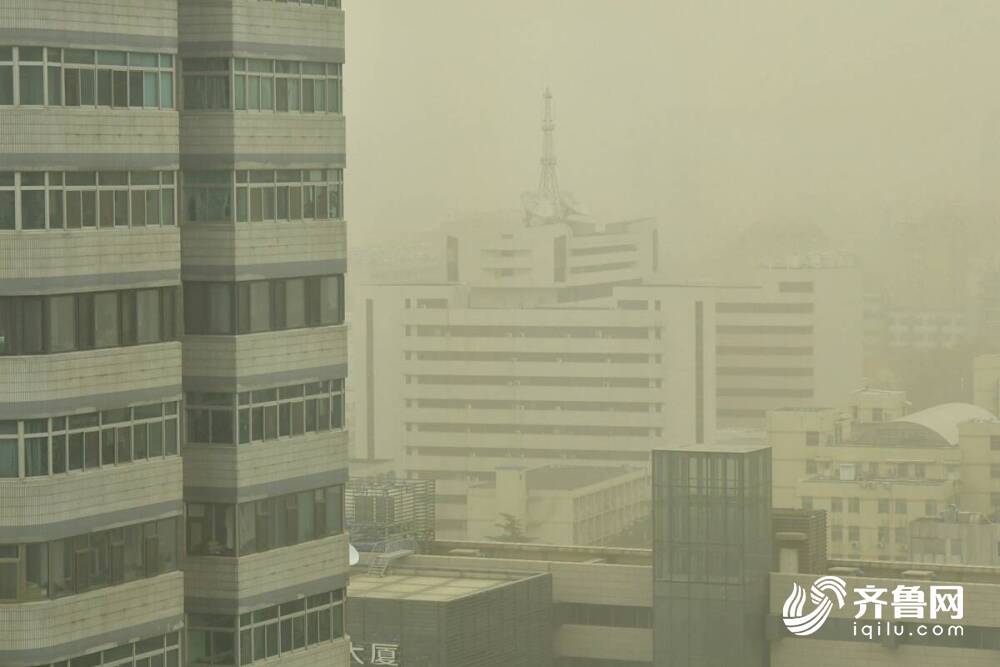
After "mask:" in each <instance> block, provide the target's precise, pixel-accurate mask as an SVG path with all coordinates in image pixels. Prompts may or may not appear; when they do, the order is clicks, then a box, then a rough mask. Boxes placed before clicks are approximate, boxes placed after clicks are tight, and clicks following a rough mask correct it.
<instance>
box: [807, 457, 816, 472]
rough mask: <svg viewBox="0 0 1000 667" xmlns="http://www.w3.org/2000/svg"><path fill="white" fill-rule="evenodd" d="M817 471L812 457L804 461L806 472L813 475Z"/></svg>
mask: <svg viewBox="0 0 1000 667" xmlns="http://www.w3.org/2000/svg"><path fill="white" fill-rule="evenodd" d="M816 471H817V466H816V461H815V460H814V459H809V460H807V461H806V474H807V475H815V474H816Z"/></svg>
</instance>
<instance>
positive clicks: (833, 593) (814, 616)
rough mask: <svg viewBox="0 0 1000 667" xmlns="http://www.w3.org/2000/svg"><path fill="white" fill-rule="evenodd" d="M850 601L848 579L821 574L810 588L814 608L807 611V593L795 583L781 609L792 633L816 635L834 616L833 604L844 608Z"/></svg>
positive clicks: (810, 597) (838, 607)
mask: <svg viewBox="0 0 1000 667" xmlns="http://www.w3.org/2000/svg"><path fill="white" fill-rule="evenodd" d="M846 600H847V582H845V581H844V580H843V579H841V578H840V577H834V576H827V577H820V578H819V579H817V580H816V581H814V582H813V584H812V586H810V587H809V601H810V602H812V604H813V608H812V610H811V611H810V612H809V613H805V614H804V613H803V611H804V610H805V607H806V592H805V589H803V588H802V587H801V586H799V585H798V584H797V583H793V584H792V592H791V594H790V595H789V596H788V598H787V599H786V600H785V604H784V606H783V607H782V608H781V616H782V618H783V619H784V621H785V627H786V628H788V630H789V632H791V633H792V634H795V635H799V636H800V637H806V636H808V635H811V634H813V633H814V632H816V631H817V630H819V629H820V628H822V627H823V624H824V623H826V619H828V618H830V613H831V612H832V611H833V605H834V603H836V605H837V609H841V608H842V607H843V606H844V603H845V602H846Z"/></svg>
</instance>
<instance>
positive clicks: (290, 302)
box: [285, 278, 306, 329]
mask: <svg viewBox="0 0 1000 667" xmlns="http://www.w3.org/2000/svg"><path fill="white" fill-rule="evenodd" d="M305 324H306V287H305V280H303V279H301V278H293V279H290V280H286V281H285V328H288V329H294V328H298V327H303V326H305Z"/></svg>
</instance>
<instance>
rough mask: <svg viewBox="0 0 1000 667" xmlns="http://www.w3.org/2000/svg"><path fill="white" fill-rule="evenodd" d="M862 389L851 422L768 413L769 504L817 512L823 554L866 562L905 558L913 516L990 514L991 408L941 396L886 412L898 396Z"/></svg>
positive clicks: (826, 412)
mask: <svg viewBox="0 0 1000 667" xmlns="http://www.w3.org/2000/svg"><path fill="white" fill-rule="evenodd" d="M866 391H867V394H868V395H864V396H860V395H856V401H855V404H854V405H853V406H852V408H851V410H852V412H853V414H854V415H857V419H856V420H852V419H851V416H850V415H848V414H847V412H845V411H842V410H838V409H834V408H821V409H815V410H804V409H788V410H776V411H773V412H772V413H771V414H770V415H769V422H768V423H769V428H768V435H769V444H770V445H771V447H772V451H773V457H774V478H773V479H774V502H775V505H776V506H779V507H803V508H808V509H812V508H816V509H823V510H826V511H827V512H828V513H829V520H828V530H829V542H830V553H831V555H832V556H833V557H835V558H863V559H872V560H876V559H877V560H897V559H898V560H907V559H909V558H910V555H909V548H910V538H909V527H910V523H911V521H913V520H914V519H916V518H922V517H930V518H936V517H937V516H938V514H939V513H940V512H943V511H944V510H945V509H947V508H948V507H950V506H953V505H954V506H958V507H961V508H962V509H964V510H969V511H978V512H981V513H984V514H988V513H990V511H991V508H992V507H993V505H992V504H991V503H992V502H993V500H994V499H997V500H1000V495H997V496H996V498H994V496H993V495H992V494H995V493H996V492H994V491H993V490H992V488H993V486H992V485H993V484H994V483H995V481H997V480H993V479H991V477H990V475H991V470H992V469H991V467H990V465H989V461H990V460H992V454H993V452H992V450H991V449H990V434H991V433H996V434H998V435H1000V422H998V421H997V420H996V419H995V418H994V416H993V415H992V414H991V413H989V412H987V411H986V410H984V409H982V408H980V407H978V406H975V405H970V404H965V403H949V404H944V405H939V406H935V407H933V408H928V409H927V410H921V411H919V412H915V413H912V414H908V415H903V416H895V415H898V414H899V413H900V411H901V410H902V408H901V407H900V406H901V405H902V403H903V402H904V401H903V399H901V398H900V397H899V396H886V395H880V394H877V393H874V392H872V391H871V390H866ZM876 404H877V405H876ZM873 406H875V407H873ZM889 417H894V418H889ZM993 437H996V436H993ZM997 443H998V445H1000V438H998V439H997ZM997 453H1000V446H998V452H997ZM998 470H1000V469H998Z"/></svg>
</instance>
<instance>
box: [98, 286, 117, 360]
mask: <svg viewBox="0 0 1000 667" xmlns="http://www.w3.org/2000/svg"><path fill="white" fill-rule="evenodd" d="M94 326H95V329H96V335H95V344H96V346H97V347H115V346H117V345H118V342H119V339H118V295H117V294H116V293H114V292H103V293H100V294H96V295H95V296H94Z"/></svg>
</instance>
